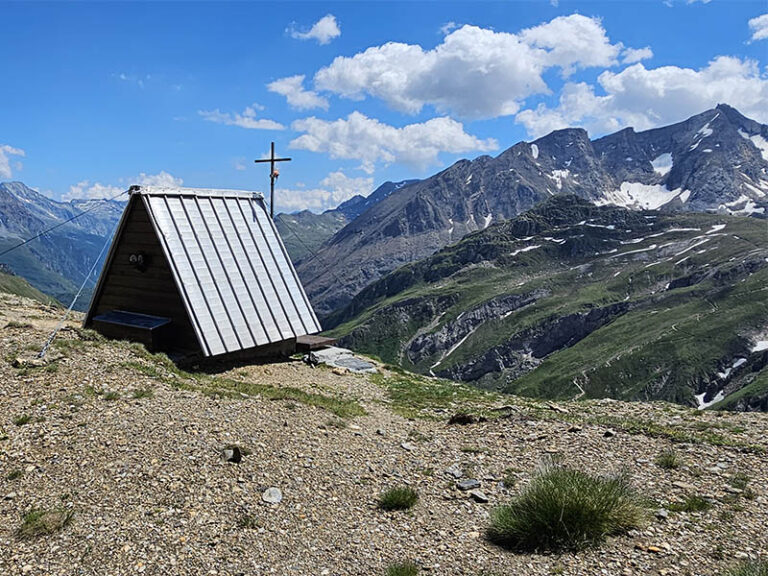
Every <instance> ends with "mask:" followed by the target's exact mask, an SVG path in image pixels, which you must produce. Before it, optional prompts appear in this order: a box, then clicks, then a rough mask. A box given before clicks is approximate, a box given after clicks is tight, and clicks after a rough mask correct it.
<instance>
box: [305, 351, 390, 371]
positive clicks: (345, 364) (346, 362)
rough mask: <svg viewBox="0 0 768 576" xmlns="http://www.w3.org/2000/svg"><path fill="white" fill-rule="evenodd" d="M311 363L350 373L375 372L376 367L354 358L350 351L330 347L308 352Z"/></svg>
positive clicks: (357, 357) (356, 357)
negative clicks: (342, 369) (341, 369)
mask: <svg viewBox="0 0 768 576" xmlns="http://www.w3.org/2000/svg"><path fill="white" fill-rule="evenodd" d="M310 356H311V358H312V362H313V363H317V364H326V365H327V366H331V367H332V368H344V369H346V370H349V371H350V372H377V370H376V366H375V365H374V364H373V363H372V362H369V361H368V360H364V359H362V358H360V357H359V356H355V355H354V354H353V353H352V351H351V350H347V349H346V348H337V347H335V346H330V347H329V348H325V349H324V350H315V351H313V352H310Z"/></svg>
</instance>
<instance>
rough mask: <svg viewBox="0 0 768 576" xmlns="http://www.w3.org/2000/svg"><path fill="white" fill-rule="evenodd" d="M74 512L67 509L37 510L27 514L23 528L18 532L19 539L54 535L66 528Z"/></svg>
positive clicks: (22, 522) (22, 524)
mask: <svg viewBox="0 0 768 576" xmlns="http://www.w3.org/2000/svg"><path fill="white" fill-rule="evenodd" d="M73 515H74V512H72V511H71V510H66V509H65V508H55V509H53V510H43V509H41V508H36V509H34V510H31V511H29V512H27V513H26V514H25V515H24V517H23V518H22V521H21V526H19V528H18V530H16V536H18V537H19V538H34V537H36V536H44V535H45V534H53V533H55V532H58V531H59V530H61V529H62V528H64V527H65V526H66V525H67V524H69V523H70V522H71V521H72V516H73Z"/></svg>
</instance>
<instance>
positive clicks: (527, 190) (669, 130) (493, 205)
mask: <svg viewBox="0 0 768 576" xmlns="http://www.w3.org/2000/svg"><path fill="white" fill-rule="evenodd" d="M766 192H768V126H766V125H763V124H759V123H757V122H755V121H753V120H750V119H749V118H746V117H744V116H743V115H741V114H740V113H739V112H738V111H737V110H735V109H733V108H731V107H729V106H727V105H725V104H721V105H719V106H717V108H715V109H712V110H707V111H706V112H702V113H701V114H697V115H695V116H693V117H691V118H689V119H688V120H685V121H683V122H680V123H678V124H674V125H671V126H666V127H662V128H656V129H653V130H648V131H644V132H635V131H634V130H633V129H632V128H627V129H624V130H621V131H619V132H616V133H615V134H610V135H608V136H604V137H602V138H599V139H597V140H590V139H589V137H588V135H587V132H586V131H584V130H582V129H576V128H574V129H565V130H558V131H555V132H552V133H551V134H549V135H547V136H544V137H543V138H539V139H538V140H535V141H533V142H530V143H529V142H520V143H518V144H516V145H514V146H512V147H511V148H509V149H507V150H505V151H504V152H502V153H501V154H499V155H498V156H496V157H494V158H492V157H490V156H480V157H478V158H476V159H475V160H471V161H470V160H460V161H458V162H456V163H455V164H453V165H452V166H450V167H449V168H447V169H445V170H443V171H441V172H439V173H437V174H435V175H434V176H432V177H430V178H427V179H425V180H421V181H418V182H415V183H413V184H410V185H408V186H403V187H402V188H400V189H398V190H396V191H394V192H393V193H392V194H390V195H389V196H387V197H386V198H384V199H382V200H381V201H379V202H378V203H376V204H374V205H373V206H371V207H370V208H368V209H367V210H366V211H365V212H363V213H362V214H361V215H360V216H358V217H357V218H355V219H354V220H353V221H352V222H350V223H348V224H347V225H346V226H344V227H343V228H342V229H341V230H339V231H338V232H337V233H335V234H334V235H333V236H332V237H331V238H329V239H328V240H327V241H326V242H325V243H324V244H323V245H322V246H321V247H320V249H319V251H318V257H316V258H311V259H305V260H304V261H302V262H299V264H298V271H299V274H300V276H301V278H302V280H303V281H304V284H305V286H306V288H307V291H308V293H309V296H310V298H311V299H312V302H313V304H314V306H315V309H316V310H317V311H318V312H319V313H320V314H321V315H328V314H331V313H332V312H334V311H335V310H338V309H339V308H342V307H344V306H345V305H346V304H348V303H349V302H350V300H351V299H352V298H353V297H354V296H355V294H357V293H358V292H360V290H362V289H363V288H364V287H365V286H367V285H368V284H370V283H371V282H373V281H375V280H377V279H378V278H380V277H382V276H383V275H384V274H386V273H387V272H390V271H392V270H394V269H396V268H397V267H399V266H401V265H403V264H407V263H409V262H413V261H416V260H419V259H421V258H424V257H427V256H429V255H431V254H432V253H434V252H435V251H436V250H438V249H440V248H442V247H444V246H446V245H448V244H451V243H453V242H456V241H458V240H460V239H461V238H462V237H463V236H465V235H466V234H468V233H470V232H474V231H477V230H482V229H484V228H487V227H488V226H490V225H491V224H492V223H494V222H499V221H501V220H505V219H508V218H513V217H515V216H517V215H518V214H520V213H522V212H524V211H526V210H529V209H531V208H533V207H534V206H535V205H536V204H538V203H540V202H542V201H544V200H546V199H547V198H550V197H552V196H556V195H560V194H574V195H576V196H579V197H581V198H584V199H587V200H590V201H592V202H594V203H596V204H615V205H619V206H625V207H629V208H644V209H661V210H681V211H710V212H718V213H724V214H742V215H753V216H758V217H761V216H762V217H765V215H766V214H765V208H766V205H767V200H768V199H767V198H766ZM329 263H334V265H333V266H330V265H329Z"/></svg>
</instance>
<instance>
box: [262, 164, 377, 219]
mask: <svg viewBox="0 0 768 576" xmlns="http://www.w3.org/2000/svg"><path fill="white" fill-rule="evenodd" d="M372 191H373V178H368V177H361V178H351V177H349V176H347V175H346V174H344V172H342V171H341V170H337V171H336V172H331V173H330V174H328V176H326V177H325V178H323V179H322V180H321V181H320V185H319V187H317V188H309V189H308V188H304V187H302V188H300V189H298V190H284V189H280V190H278V191H277V192H276V193H275V202H276V204H277V205H278V206H279V207H280V210H282V211H285V212H293V211H296V210H312V211H313V212H322V211H324V210H330V209H331V208H335V207H336V206H338V205H339V204H341V203H342V202H345V201H347V200H349V199H350V198H352V197H353V196H356V195H358V194H360V195H362V196H368V195H369V194H370V193H371V192H372Z"/></svg>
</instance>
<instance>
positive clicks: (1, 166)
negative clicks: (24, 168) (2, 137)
mask: <svg viewBox="0 0 768 576" xmlns="http://www.w3.org/2000/svg"><path fill="white" fill-rule="evenodd" d="M9 156H20V157H22V158H23V157H24V156H26V154H25V153H24V150H22V149H21V148H14V147H13V146H9V145H8V144H0V178H11V177H12V176H13V169H12V167H11V159H10V158H9ZM14 168H16V169H18V170H20V169H21V163H20V162H17V163H16V166H14Z"/></svg>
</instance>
